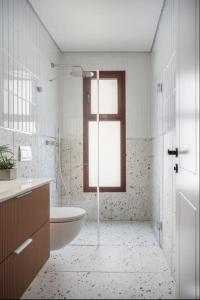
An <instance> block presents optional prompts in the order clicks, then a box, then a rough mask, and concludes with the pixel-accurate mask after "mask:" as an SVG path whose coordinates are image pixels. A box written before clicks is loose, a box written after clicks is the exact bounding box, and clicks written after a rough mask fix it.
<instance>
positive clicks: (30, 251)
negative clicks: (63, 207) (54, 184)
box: [0, 184, 50, 299]
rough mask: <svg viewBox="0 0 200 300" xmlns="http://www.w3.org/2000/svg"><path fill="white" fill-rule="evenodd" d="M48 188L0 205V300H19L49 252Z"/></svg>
mask: <svg viewBox="0 0 200 300" xmlns="http://www.w3.org/2000/svg"><path fill="white" fill-rule="evenodd" d="M49 230H50V227H49V185H48V184H47V185H44V186H42V187H39V188H36V189H33V190H32V191H29V192H27V193H24V194H22V195H19V196H17V197H15V198H12V199H9V200H7V201H4V202H3V203H0V299H10V298H14V299H16V298H20V297H21V296H22V295H23V293H24V292H25V290H26V289H27V287H28V286H29V284H30V283H31V281H32V280H33V279H34V277H35V276H36V275H37V273H38V271H39V270H40V269H41V267H42V266H43V265H44V263H45V262H46V261H47V259H48V257H49V253H50V232H49Z"/></svg>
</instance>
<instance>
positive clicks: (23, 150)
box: [19, 146, 32, 161]
mask: <svg viewBox="0 0 200 300" xmlns="http://www.w3.org/2000/svg"><path fill="white" fill-rule="evenodd" d="M19 161H32V148H31V146H19Z"/></svg>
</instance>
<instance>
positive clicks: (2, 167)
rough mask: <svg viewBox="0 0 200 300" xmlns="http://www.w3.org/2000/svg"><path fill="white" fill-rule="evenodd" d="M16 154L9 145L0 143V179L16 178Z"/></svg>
mask: <svg viewBox="0 0 200 300" xmlns="http://www.w3.org/2000/svg"><path fill="white" fill-rule="evenodd" d="M16 175H17V172H16V169H15V160H14V154H13V152H12V151H11V150H10V149H9V147H8V145H0V180H12V179H16Z"/></svg>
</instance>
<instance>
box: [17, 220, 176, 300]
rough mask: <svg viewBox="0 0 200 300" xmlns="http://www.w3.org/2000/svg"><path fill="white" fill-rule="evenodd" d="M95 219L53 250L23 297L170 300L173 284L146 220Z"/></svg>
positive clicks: (173, 292)
mask: <svg viewBox="0 0 200 300" xmlns="http://www.w3.org/2000/svg"><path fill="white" fill-rule="evenodd" d="M100 229H101V230H100V233H101V238H100V240H101V243H100V246H99V247H97V246H96V245H95V244H96V242H97V227H96V224H95V223H87V224H85V225H84V227H83V229H82V231H81V233H80V235H79V236H78V238H77V239H76V240H74V241H73V243H71V244H70V245H68V246H66V247H65V248H64V249H61V250H58V251H55V252H53V253H52V254H51V257H50V259H49V260H48V262H47V263H46V264H45V266H44V267H43V269H42V270H41V271H40V273H39V274H38V276H37V277H36V278H35V280H34V281H33V282H32V284H31V285H30V287H29V288H28V289H27V291H26V292H25V294H24V295H23V298H24V299H64V298H65V299H174V298H175V283H174V280H173V278H172V277H171V275H170V270H169V267H168V264H167V262H166V260H165V257H164V255H163V253H162V250H161V249H160V247H159V246H158V244H157V241H156V240H155V237H154V235H153V232H152V229H151V225H150V223H149V222H104V223H101V225H100Z"/></svg>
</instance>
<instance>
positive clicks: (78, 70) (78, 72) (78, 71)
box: [49, 63, 94, 82]
mask: <svg viewBox="0 0 200 300" xmlns="http://www.w3.org/2000/svg"><path fill="white" fill-rule="evenodd" d="M51 68H72V70H71V72H70V75H71V76H73V77H82V78H92V77H93V76H94V72H91V71H85V70H84V69H83V68H82V66H69V65H65V64H54V63H51ZM66 73H67V71H65V72H63V73H62V74H59V75H58V76H56V77H55V78H52V79H50V80H49V81H50V82H52V81H54V80H55V79H57V78H59V77H61V76H63V75H65V74H66Z"/></svg>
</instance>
